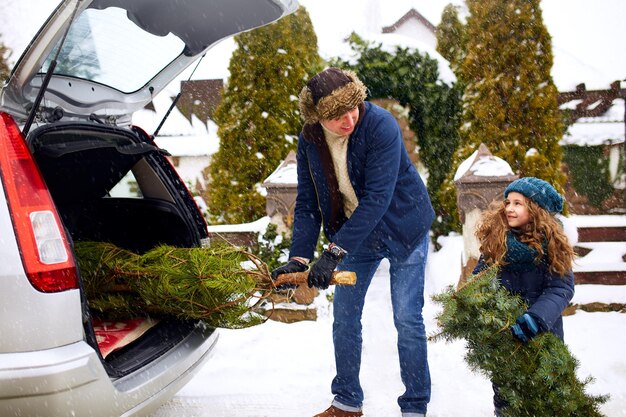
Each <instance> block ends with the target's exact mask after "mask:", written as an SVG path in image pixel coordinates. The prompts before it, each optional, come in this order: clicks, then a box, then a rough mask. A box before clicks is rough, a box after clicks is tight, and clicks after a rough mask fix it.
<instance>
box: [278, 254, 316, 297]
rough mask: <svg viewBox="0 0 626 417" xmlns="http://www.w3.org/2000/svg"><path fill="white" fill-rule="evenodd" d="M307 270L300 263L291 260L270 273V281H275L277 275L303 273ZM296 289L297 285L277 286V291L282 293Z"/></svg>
mask: <svg viewBox="0 0 626 417" xmlns="http://www.w3.org/2000/svg"><path fill="white" fill-rule="evenodd" d="M307 268H308V266H306V265H305V264H303V263H302V262H299V261H296V260H295V259H292V260H290V261H289V262H287V263H286V264H284V265H281V266H279V267H278V268H276V269H274V270H273V271H272V279H273V280H274V281H276V278H278V276H279V275H282V274H291V273H293V272H304V271H306V270H307ZM296 287H297V285H292V284H283V285H280V286H278V288H277V289H278V290H279V291H284V290H288V289H293V288H296Z"/></svg>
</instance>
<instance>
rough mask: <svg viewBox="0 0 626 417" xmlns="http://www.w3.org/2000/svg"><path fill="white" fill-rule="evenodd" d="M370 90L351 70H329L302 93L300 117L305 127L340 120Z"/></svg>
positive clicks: (323, 72)
mask: <svg viewBox="0 0 626 417" xmlns="http://www.w3.org/2000/svg"><path fill="white" fill-rule="evenodd" d="M366 96H367V94H366V88H365V85H363V83H362V82H361V80H359V78H358V77H357V76H356V74H355V73H354V72H352V71H349V70H342V69H339V68H333V67H331V68H327V69H325V70H324V71H322V72H320V73H318V74H317V75H315V76H314V77H313V78H311V79H310V80H309V82H308V83H307V84H306V86H304V88H303V89H302V91H301V92H300V101H299V106H300V114H301V116H302V119H303V120H304V123H305V124H308V123H311V124H312V123H317V122H319V121H320V120H329V119H336V118H337V117H339V116H341V115H342V114H344V113H347V112H348V111H350V110H352V109H354V108H355V107H357V106H359V105H360V104H361V103H363V101H365V97H366Z"/></svg>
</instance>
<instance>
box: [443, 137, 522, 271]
mask: <svg viewBox="0 0 626 417" xmlns="http://www.w3.org/2000/svg"><path fill="white" fill-rule="evenodd" d="M517 178H518V176H517V175H515V174H513V171H512V170H511V166H510V165H509V164H508V163H507V162H505V161H504V160H502V159H501V158H498V157H496V156H493V155H492V154H491V152H490V151H489V149H487V146H485V145H484V144H482V143H481V144H480V147H479V148H478V150H477V151H476V152H474V153H473V154H472V156H470V157H469V158H468V159H466V160H465V161H463V163H461V165H460V166H459V168H458V170H457V172H456V175H455V176H454V184H455V185H456V188H457V193H456V194H457V208H458V210H459V217H460V219H461V223H462V225H463V248H464V249H463V260H462V270H461V277H460V281H461V282H463V281H464V280H465V278H466V277H467V276H468V275H470V274H471V273H472V270H473V269H474V267H475V266H476V262H477V261H478V258H479V257H480V244H479V243H478V239H476V236H475V235H474V231H475V230H476V226H477V224H478V222H479V220H480V217H481V215H482V213H483V211H484V210H485V209H487V208H488V207H489V205H490V204H491V202H492V201H494V200H502V199H503V198H504V195H503V192H504V189H505V188H506V186H507V185H508V184H509V183H510V182H511V181H514V180H516V179H517Z"/></svg>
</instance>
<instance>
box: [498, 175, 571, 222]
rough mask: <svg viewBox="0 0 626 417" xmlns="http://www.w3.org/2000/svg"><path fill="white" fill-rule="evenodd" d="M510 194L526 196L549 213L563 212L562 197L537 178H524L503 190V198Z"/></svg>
mask: <svg viewBox="0 0 626 417" xmlns="http://www.w3.org/2000/svg"><path fill="white" fill-rule="evenodd" d="M512 192H517V193H520V194H522V195H524V196H526V197H527V198H529V199H531V200H532V201H534V202H535V203H537V204H538V205H539V206H540V207H542V208H543V209H545V210H547V211H548V212H550V213H560V212H561V211H562V210H563V201H564V200H563V196H562V195H561V194H559V193H558V192H557V191H556V190H555V189H554V187H553V186H551V185H550V184H549V183H547V182H546V181H544V180H540V179H539V178H535V177H525V178H520V179H518V180H515V181H513V182H512V183H510V184H509V186H508V187H506V189H505V190H504V198H507V196H508V195H509V193H512Z"/></svg>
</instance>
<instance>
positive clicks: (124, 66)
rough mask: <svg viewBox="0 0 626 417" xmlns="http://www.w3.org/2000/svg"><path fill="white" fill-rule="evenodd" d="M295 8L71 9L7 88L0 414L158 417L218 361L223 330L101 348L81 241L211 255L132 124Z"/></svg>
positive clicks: (40, 39) (0, 106)
mask: <svg viewBox="0 0 626 417" xmlns="http://www.w3.org/2000/svg"><path fill="white" fill-rule="evenodd" d="M297 7H298V4H297V2H296V0H177V1H172V0H93V1H90V0H66V1H63V2H62V3H61V4H60V5H59V6H58V8H57V9H56V10H55V12H54V13H53V15H52V16H51V17H50V18H49V19H48V21H47V22H46V23H45V25H44V26H43V28H42V29H41V30H40V31H39V33H38V34H37V35H36V37H35V39H34V40H33V42H32V43H31V44H30V45H29V47H28V48H27V50H26V51H25V52H24V54H23V55H22V57H21V58H20V60H19V61H18V63H17V65H16V67H15V69H14V70H13V73H12V74H11V76H10V78H9V80H8V81H7V83H6V84H5V85H4V87H3V89H2V92H1V93H0V312H1V313H0V317H1V321H0V415H1V416H3V417H8V416H55V417H58V416H122V415H123V416H131V415H147V414H149V413H150V412H151V411H153V410H154V409H155V408H157V407H158V406H159V405H160V404H162V403H163V402H164V401H166V400H167V399H169V398H170V397H171V396H173V395H174V393H175V392H176V391H177V390H178V389H180V388H181V387H182V386H183V385H184V384H185V383H186V382H187V381H188V380H189V379H190V378H191V377H192V375H193V374H194V372H195V371H196V370H197V369H198V368H199V367H200V366H201V365H202V364H203V363H204V361H205V360H206V359H207V358H208V357H209V355H210V352H211V350H212V348H213V346H214V344H215V343H216V340H217V332H216V331H215V329H213V328H210V327H208V326H206V325H204V324H203V323H202V322H198V321H181V320H176V319H161V320H158V321H157V320H155V321H151V322H150V323H149V325H148V326H147V327H144V328H143V330H142V331H141V332H134V333H133V335H134V337H133V338H131V340H132V342H130V343H126V344H124V345H122V347H120V348H118V349H114V350H111V349H110V346H108V345H107V347H106V349H105V347H104V346H105V344H106V343H105V342H107V336H108V334H107V332H109V333H111V334H110V335H111V336H114V335H113V334H112V331H113V330H115V326H109V328H108V329H107V326H106V322H107V317H100V316H98V315H97V314H95V312H93V311H90V308H89V302H88V300H86V299H85V297H84V294H83V292H82V290H81V286H82V283H81V275H80V271H79V270H78V268H77V262H76V259H75V255H74V252H73V245H74V242H78V241H82V240H96V241H106V242H112V243H114V244H116V245H118V246H121V247H123V248H127V249H130V250H133V251H135V252H138V253H141V252H144V251H146V250H148V249H150V248H152V247H153V246H155V245H156V244H158V243H166V244H170V245H176V246H181V247H192V246H199V245H202V243H203V242H204V241H205V239H206V237H207V230H206V224H205V222H204V219H203V217H202V215H201V214H200V212H199V210H198V208H197V206H196V205H195V203H194V201H193V199H192V197H191V196H190V194H189V192H188V190H187V188H186V187H185V185H184V184H183V182H182V181H181V179H180V178H179V177H178V175H177V174H176V172H175V170H174V169H173V168H172V166H171V165H170V163H169V162H168V160H167V158H166V151H164V150H162V149H159V148H158V147H157V146H156V145H155V143H154V141H153V136H154V135H150V134H147V133H146V132H144V131H143V130H142V129H141V128H140V127H136V126H131V124H130V120H131V115H132V113H133V112H135V111H136V110H139V109H141V108H143V107H144V106H145V105H146V104H148V103H149V102H150V101H151V100H152V98H153V97H154V96H155V95H156V94H157V93H158V92H159V91H161V90H162V89H163V88H164V87H165V86H166V85H167V84H168V83H169V82H170V81H171V80H172V79H174V78H175V77H176V76H178V75H179V74H180V73H181V72H182V71H183V70H184V69H185V68H186V67H188V66H189V65H191V64H192V63H193V62H194V61H196V60H197V59H198V58H200V57H201V56H202V55H203V54H204V52H205V51H206V50H207V49H209V48H210V47H211V46H212V45H214V44H216V43H217V42H219V41H220V40H221V39H223V38H224V37H227V36H230V35H233V34H235V33H238V32H241V31H245V30H249V29H252V28H254V27H258V26H261V25H264V24H267V23H270V22H272V21H275V20H277V19H279V18H281V17H283V16H285V15H286V14H288V13H291V12H293V11H294V10H295V9H296V8H297ZM133 319H136V318H134V317H129V318H128V321H127V322H126V323H125V322H124V320H121V322H122V324H129V326H130V325H131V324H132V323H134V322H133ZM119 322H120V321H118V323H117V324H119ZM103 323H104V325H103ZM144 324H145V323H144ZM135 330H136V329H135Z"/></svg>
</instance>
